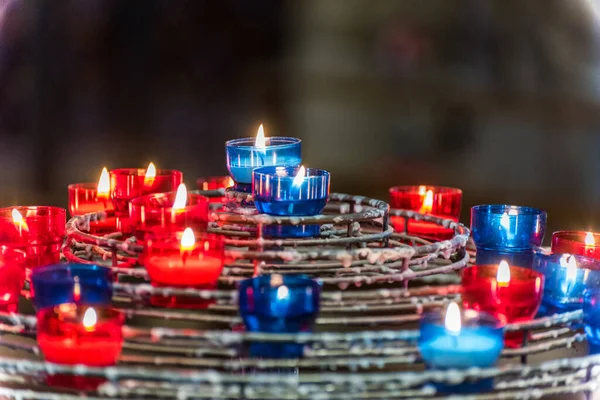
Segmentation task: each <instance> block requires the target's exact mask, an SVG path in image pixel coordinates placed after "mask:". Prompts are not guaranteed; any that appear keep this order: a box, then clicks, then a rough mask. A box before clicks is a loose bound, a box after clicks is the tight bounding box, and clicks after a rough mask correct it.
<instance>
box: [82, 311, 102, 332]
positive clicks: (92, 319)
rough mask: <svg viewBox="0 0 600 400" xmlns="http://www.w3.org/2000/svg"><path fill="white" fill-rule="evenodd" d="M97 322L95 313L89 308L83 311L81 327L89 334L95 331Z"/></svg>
mask: <svg viewBox="0 0 600 400" xmlns="http://www.w3.org/2000/svg"><path fill="white" fill-rule="evenodd" d="M97 322H98V317H97V316H96V311H95V310H94V309H93V308H92V307H90V308H88V309H87V310H85V314H83V327H84V328H85V330H86V331H88V332H91V331H93V330H94V329H96V323H97Z"/></svg>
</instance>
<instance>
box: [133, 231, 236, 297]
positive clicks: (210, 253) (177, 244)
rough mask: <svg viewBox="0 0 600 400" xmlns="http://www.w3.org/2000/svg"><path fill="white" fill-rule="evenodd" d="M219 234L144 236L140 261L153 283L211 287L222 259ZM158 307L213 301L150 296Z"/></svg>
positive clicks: (157, 284)
mask: <svg viewBox="0 0 600 400" xmlns="http://www.w3.org/2000/svg"><path fill="white" fill-rule="evenodd" d="M224 252H225V241H224V238H223V236H220V235H212V234H207V233H203V232H197V231H196V232H194V231H192V230H191V229H186V230H185V231H171V232H160V233H155V232H153V233H150V234H148V235H147V241H146V247H145V251H144V260H145V265H146V270H147V271H148V275H149V276H150V281H151V283H152V285H154V286H172V287H188V288H190V287H191V288H198V289H215V288H216V287H217V281H218V279H219V276H221V272H222V270H223V260H224V258H225V254H224ZM151 303H152V304H153V305H156V306H161V307H180V308H206V307H207V306H208V305H209V304H212V303H214V301H207V300H203V299H199V298H197V297H184V296H152V298H151Z"/></svg>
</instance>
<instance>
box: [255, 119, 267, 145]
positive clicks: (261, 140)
mask: <svg viewBox="0 0 600 400" xmlns="http://www.w3.org/2000/svg"><path fill="white" fill-rule="evenodd" d="M265 146H266V140H265V128H263V125H262V124H260V126H259V127H258V132H257V133H256V141H255V142H254V147H258V148H260V149H264V148H265Z"/></svg>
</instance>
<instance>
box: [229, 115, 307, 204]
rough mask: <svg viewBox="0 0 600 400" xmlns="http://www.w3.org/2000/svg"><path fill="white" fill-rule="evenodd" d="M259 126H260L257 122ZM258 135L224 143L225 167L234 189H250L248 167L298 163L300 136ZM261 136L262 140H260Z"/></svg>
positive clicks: (300, 158) (250, 181)
mask: <svg viewBox="0 0 600 400" xmlns="http://www.w3.org/2000/svg"><path fill="white" fill-rule="evenodd" d="M261 128H262V125H261ZM260 133H262V129H259V137H257V138H242V139H234V140H229V141H228V142H227V143H225V147H226V152H227V169H228V170H229V175H230V176H231V177H232V178H233V180H234V181H235V183H236V185H235V189H236V190H239V191H244V192H248V193H249V192H250V190H251V184H252V170H254V168H258V167H263V166H271V165H273V166H283V165H287V166H298V165H300V163H301V162H302V145H301V141H300V139H296V138H290V137H271V138H264V136H262V137H260ZM261 139H262V140H261Z"/></svg>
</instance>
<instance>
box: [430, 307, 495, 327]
mask: <svg viewBox="0 0 600 400" xmlns="http://www.w3.org/2000/svg"><path fill="white" fill-rule="evenodd" d="M460 311H461V313H460V315H461V318H462V319H461V329H469V328H490V329H504V327H505V326H506V321H505V320H503V319H498V318H496V317H494V316H493V315H492V314H489V313H487V312H485V311H475V310H470V309H466V310H465V309H462V308H461V309H460ZM445 319H446V309H445V308H443V309H439V310H436V311H429V312H426V313H425V314H423V316H422V317H421V321H420V323H421V324H422V325H424V324H427V325H437V326H439V327H440V328H444V327H445V324H444V322H445Z"/></svg>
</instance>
